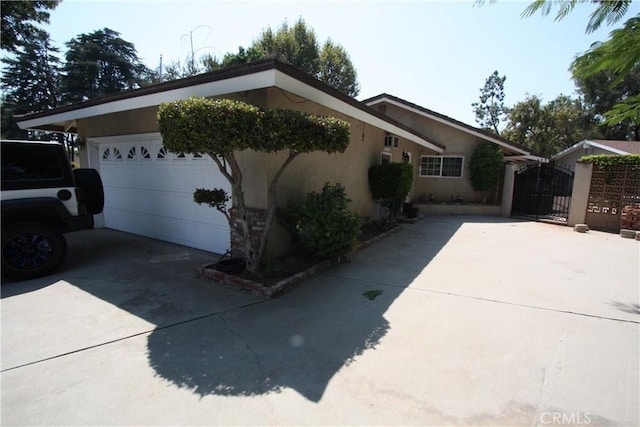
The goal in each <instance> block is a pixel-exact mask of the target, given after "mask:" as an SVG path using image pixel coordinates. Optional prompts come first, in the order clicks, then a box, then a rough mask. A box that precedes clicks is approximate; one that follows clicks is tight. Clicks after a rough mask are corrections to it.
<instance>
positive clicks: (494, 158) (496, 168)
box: [469, 144, 504, 192]
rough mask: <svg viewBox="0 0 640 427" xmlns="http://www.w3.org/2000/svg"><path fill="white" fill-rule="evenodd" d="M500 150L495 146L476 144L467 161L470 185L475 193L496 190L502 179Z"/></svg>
mask: <svg viewBox="0 0 640 427" xmlns="http://www.w3.org/2000/svg"><path fill="white" fill-rule="evenodd" d="M503 158H504V155H503V153H502V150H500V148H498V147H497V146H496V145H495V144H478V146H477V147H476V149H475V150H474V151H473V154H472V155H471V159H470V160H469V171H470V173H471V185H472V186H473V188H474V189H475V190H477V191H485V192H489V191H490V190H493V189H495V188H497V186H498V183H499V182H500V178H501V177H502V160H503Z"/></svg>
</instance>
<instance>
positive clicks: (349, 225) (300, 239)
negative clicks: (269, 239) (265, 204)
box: [278, 182, 361, 258]
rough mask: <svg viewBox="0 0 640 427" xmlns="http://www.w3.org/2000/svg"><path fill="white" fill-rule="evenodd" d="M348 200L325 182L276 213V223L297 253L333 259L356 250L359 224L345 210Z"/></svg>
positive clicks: (340, 191) (343, 192)
mask: <svg viewBox="0 0 640 427" xmlns="http://www.w3.org/2000/svg"><path fill="white" fill-rule="evenodd" d="M349 202H350V200H349V198H348V197H347V195H346V192H345V188H344V187H343V186H342V185H341V184H335V185H331V184H329V183H328V182H327V183H326V184H325V185H324V187H322V191H321V192H320V193H318V192H315V191H312V192H311V193H309V194H307V196H306V198H305V201H304V202H303V203H301V204H295V203H292V202H289V203H288V205H287V209H286V210H284V211H280V212H279V215H278V216H279V221H280V223H281V224H282V225H283V226H284V227H286V228H287V230H288V231H289V232H290V233H291V234H292V235H293V236H294V240H295V241H296V243H297V245H298V247H299V248H300V250H301V251H302V252H303V253H305V254H307V255H310V256H313V257H318V258H337V257H342V256H345V255H348V254H350V253H351V252H353V250H354V249H355V247H356V244H357V242H358V236H359V234H360V223H361V220H360V218H359V217H358V215H356V214H355V213H352V212H350V211H349V209H348V204H349Z"/></svg>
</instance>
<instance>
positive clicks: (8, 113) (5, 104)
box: [0, 96, 29, 139]
mask: <svg viewBox="0 0 640 427" xmlns="http://www.w3.org/2000/svg"><path fill="white" fill-rule="evenodd" d="M15 109H16V106H15V104H14V103H13V102H12V101H11V100H9V99H7V98H6V97H4V96H3V97H2V108H0V115H1V119H0V120H1V122H0V123H1V124H0V132H1V137H2V139H28V138H29V132H28V131H26V130H22V129H20V127H18V123H17V122H16V119H14V117H13V115H14V114H15V112H16V111H15Z"/></svg>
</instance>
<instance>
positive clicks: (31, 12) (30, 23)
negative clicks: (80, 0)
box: [0, 0, 60, 53]
mask: <svg viewBox="0 0 640 427" xmlns="http://www.w3.org/2000/svg"><path fill="white" fill-rule="evenodd" d="M59 3H60V0H33V1H4V2H2V7H1V8H0V14H1V15H2V21H1V24H0V29H1V32H2V40H1V43H2V49H4V50H6V51H8V52H11V53H16V52H17V51H18V48H19V47H20V46H22V45H23V44H24V43H25V42H26V41H27V40H32V39H33V38H34V37H35V36H36V33H37V32H38V31H40V30H39V29H38V27H37V26H35V25H34V23H39V24H41V23H49V16H50V14H49V11H50V10H53V9H55V8H56V7H57V6H58V4H59Z"/></svg>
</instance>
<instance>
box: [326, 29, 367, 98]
mask: <svg viewBox="0 0 640 427" xmlns="http://www.w3.org/2000/svg"><path fill="white" fill-rule="evenodd" d="M318 80H320V81H323V82H325V83H326V84H328V85H329V86H331V87H333V88H335V89H338V90H339V91H340V92H343V93H346V94H347V95H350V96H354V97H355V96H357V95H358V93H359V92H360V84H359V83H358V77H357V73H356V69H355V67H354V66H353V63H352V62H351V59H350V58H349V54H348V53H347V51H345V50H344V49H343V48H342V46H339V45H336V44H334V43H333V42H332V41H331V40H327V41H326V42H325V43H324V45H323V46H322V49H321V50H320V67H319V71H318Z"/></svg>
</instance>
